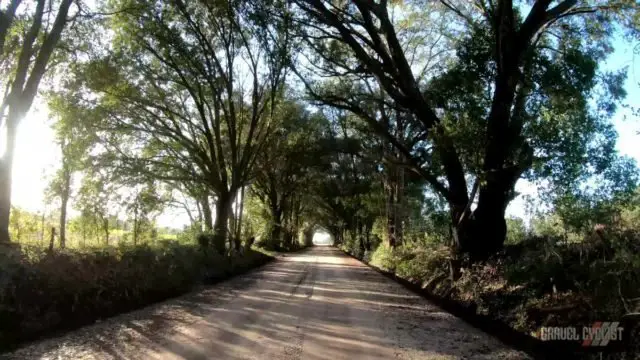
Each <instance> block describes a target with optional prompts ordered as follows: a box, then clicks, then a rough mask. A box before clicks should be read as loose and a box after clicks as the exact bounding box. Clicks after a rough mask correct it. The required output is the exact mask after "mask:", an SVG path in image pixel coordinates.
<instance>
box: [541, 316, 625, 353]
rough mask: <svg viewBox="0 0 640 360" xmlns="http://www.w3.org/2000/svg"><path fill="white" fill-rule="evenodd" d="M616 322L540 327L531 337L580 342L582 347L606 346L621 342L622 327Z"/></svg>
mask: <svg viewBox="0 0 640 360" xmlns="http://www.w3.org/2000/svg"><path fill="white" fill-rule="evenodd" d="M619 324H620V323H619V322H617V321H612V322H608V321H605V322H602V321H597V322H595V323H594V324H593V325H591V326H584V327H582V328H581V329H580V328H578V327H572V326H568V327H550V326H547V327H541V328H540V329H538V331H537V332H536V333H534V334H533V335H534V336H535V337H536V338H538V339H540V340H542V341H580V342H581V343H582V346H584V347H591V346H597V347H602V346H607V345H609V343H610V342H612V341H621V340H622V331H623V330H624V329H623V328H622V327H620V326H618V325H619Z"/></svg>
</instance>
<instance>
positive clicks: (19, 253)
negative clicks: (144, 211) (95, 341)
mask: <svg viewBox="0 0 640 360" xmlns="http://www.w3.org/2000/svg"><path fill="white" fill-rule="evenodd" d="M268 259H269V257H268V256H267V255H265V254H263V253H260V252H256V251H253V250H250V249H249V250H245V251H244V252H243V253H242V254H234V255H232V256H224V255H221V254H219V253H215V252H204V251H201V249H200V247H199V246H198V245H195V244H193V245H184V244H180V243H178V242H177V241H171V240H164V241H159V242H158V244H157V245H156V246H149V245H140V246H130V245H129V246H127V245H122V246H119V247H117V248H98V249H85V250H64V251H54V252H48V251H45V250H43V249H41V248H36V247H23V248H21V249H17V250H16V251H11V252H2V253H0V344H2V346H5V347H6V346H10V345H12V344H16V343H17V342H20V341H24V340H27V339H31V338H34V337H36V336H39V335H41V334H45V333H46V332H50V331H52V330H54V329H59V328H63V327H74V326H79V325H83V324H85V323H89V322H91V321H93V320H95V319H99V318H103V317H108V316H112V315H115V314H118V313H120V312H124V311H129V310H133V309H135V308H138V307H140V306H143V305H146V304H149V303H153V302H156V301H160V300H163V299H166V298H168V297H172V296H176V295H179V294H182V293H184V292H187V291H189V290H190V289H191V288H192V287H193V286H194V285H196V284H199V283H202V282H207V281H216V280H220V279H223V278H226V277H228V276H230V275H232V274H236V273H238V272H242V271H245V270H247V269H250V268H253V267H255V266H257V265H260V264H263V263H265V262H266V261H267V260H268Z"/></svg>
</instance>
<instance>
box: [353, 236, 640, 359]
mask: <svg viewBox="0 0 640 360" xmlns="http://www.w3.org/2000/svg"><path fill="white" fill-rule="evenodd" d="M355 243H356V242H354V241H345V242H344V243H343V244H342V248H343V250H345V251H347V252H349V253H351V254H352V255H354V256H356V257H358V258H361V259H362V260H364V261H366V262H368V263H369V264H371V265H373V266H375V267H378V268H380V269H383V270H386V271H389V272H392V273H394V274H395V275H396V276H398V277H400V278H403V279H406V280H409V281H410V282H412V283H414V284H417V285H420V286H421V287H422V288H423V289H424V290H426V291H427V292H428V293H430V294H432V295H433V296H435V297H437V298H440V299H444V300H446V301H451V302H453V303H456V304H459V305H462V306H463V307H465V308H467V309H472V311H475V313H476V314H481V315H486V316H489V317H490V318H492V319H495V320H498V321H500V322H502V323H505V324H507V325H509V326H510V327H511V328H513V329H515V330H517V331H519V332H522V333H526V334H533V333H535V331H536V330H538V329H539V328H540V327H541V326H582V325H591V324H593V323H594V322H595V321H620V319H621V318H622V317H623V316H624V315H625V314H629V313H633V312H640V302H639V300H640V256H639V255H638V254H640V234H638V233H637V232H632V231H609V232H608V233H606V234H600V235H596V234H593V236H587V237H585V238H584V239H583V240H582V241H581V242H573V243H569V242H566V241H564V240H563V239H559V238H553V237H528V238H526V239H523V240H522V241H520V242H518V243H517V244H509V245H506V246H505V248H504V250H503V252H501V253H500V254H497V255H496V256H494V257H493V258H491V259H490V260H488V261H485V262H480V263H475V264H473V265H467V266H466V267H464V268H463V269H462V272H461V276H460V278H459V279H457V280H456V281H452V279H451V278H450V276H449V268H448V265H449V256H450V251H449V249H448V248H447V247H446V246H444V245H436V244H428V243H424V242H423V243H420V244H417V243H406V244H404V245H402V246H398V247H396V248H395V249H394V250H390V249H389V248H388V247H387V246H385V245H383V244H380V245H378V246H377V247H375V248H372V250H371V251H364V252H363V251H362V250H361V249H360V248H359V247H358V246H354V245H355ZM637 328H638V326H635V327H634V329H636V330H634V332H633V333H631V334H629V336H631V337H633V338H634V339H635V340H633V341H632V342H633V343H632V348H633V349H635V350H634V351H635V352H637V353H638V354H640V351H638V350H639V349H640V347H639V346H638V345H639V344H638V340H640V334H637V333H636V332H637Z"/></svg>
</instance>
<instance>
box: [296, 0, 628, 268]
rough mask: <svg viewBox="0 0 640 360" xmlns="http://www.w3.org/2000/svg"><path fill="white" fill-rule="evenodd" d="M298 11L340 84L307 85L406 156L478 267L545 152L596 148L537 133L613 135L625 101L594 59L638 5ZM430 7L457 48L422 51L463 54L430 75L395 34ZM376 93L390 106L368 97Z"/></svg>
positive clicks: (332, 6) (323, 64)
mask: <svg viewBox="0 0 640 360" xmlns="http://www.w3.org/2000/svg"><path fill="white" fill-rule="evenodd" d="M294 2H295V3H296V4H297V6H298V7H299V9H300V10H301V12H302V13H304V14H306V17H301V19H300V20H299V21H300V22H301V23H303V26H304V30H301V34H300V38H301V39H302V41H303V42H304V43H305V44H306V45H308V49H309V51H310V52H313V53H314V54H320V55H319V57H320V60H321V61H311V62H309V66H314V65H315V69H316V70H318V71H319V72H320V73H321V74H326V75H329V76H333V80H332V81H334V82H336V81H337V85H333V86H331V87H329V88H328V89H327V87H326V86H325V87H322V88H319V87H318V86H314V83H312V82H311V81H310V80H309V79H308V78H307V79H306V85H307V89H308V90H309V92H310V93H311V94H312V95H313V96H314V97H315V98H316V99H318V100H320V101H322V102H323V103H325V104H327V105H330V106H334V107H338V108H341V109H345V110H348V111H351V112H353V113H356V114H358V115H359V116H361V117H362V118H363V119H365V120H366V121H367V123H368V124H369V126H370V127H371V129H372V130H374V131H375V132H376V133H378V134H379V135H380V136H382V137H384V138H385V139H386V140H387V141H389V142H391V143H392V144H393V145H394V147H395V148H396V149H398V150H399V151H400V153H401V154H402V156H403V157H405V160H406V162H407V166H409V167H410V169H411V170H413V171H414V172H417V173H419V174H420V175H421V176H422V177H423V178H424V179H425V181H427V182H428V183H429V184H430V186H431V187H432V188H433V189H434V190H435V191H436V192H437V193H438V194H439V196H441V197H443V198H444V199H446V200H447V203H448V206H449V211H450V218H451V223H452V226H453V235H454V240H455V245H456V246H455V247H456V249H458V250H459V251H460V252H466V253H469V254H471V255H472V257H473V258H475V259H479V258H483V257H486V256H488V255H490V254H492V253H495V252H496V251H497V250H499V249H500V248H501V247H502V245H503V243H504V239H505V236H506V223H505V218H504V213H505V209H506V207H507V205H508V203H509V202H510V201H511V199H513V197H514V196H515V192H514V186H515V183H516V182H517V181H518V179H520V178H521V177H522V176H523V175H524V174H525V173H528V172H530V170H531V169H532V167H533V168H534V169H535V168H536V167H537V166H538V165H540V164H543V163H544V164H553V163H555V164H559V163H562V159H561V158H557V157H555V156H554V155H555V154H552V153H551V151H550V150H553V148H554V147H555V148H556V149H555V150H559V149H560V150H566V149H563V148H562V147H560V146H558V145H562V144H563V142H564V140H568V141H569V142H571V141H573V144H574V145H575V144H577V145H580V148H578V149H574V150H576V151H574V152H573V153H574V154H577V155H578V156H580V154H581V153H585V152H587V150H588V149H589V147H590V145H591V146H592V145H593V143H590V142H589V141H588V140H586V139H588V137H586V136H585V137H583V136H582V135H578V136H577V137H572V136H566V137H561V138H560V139H558V138H555V139H549V137H546V139H545V134H544V130H545V129H541V128H536V126H537V125H538V124H541V123H546V124H552V121H550V119H553V118H554V117H557V116H559V117H562V118H563V120H564V121H563V122H562V124H563V125H568V124H571V125H572V126H575V127H574V129H575V128H577V127H578V124H580V122H581V121H583V122H585V121H586V122H587V123H588V124H590V125H589V126H587V127H583V132H582V134H587V133H589V131H591V132H594V133H595V132H597V131H601V132H606V129H603V128H602V127H600V128H599V129H598V125H600V124H603V122H604V121H605V120H606V119H607V118H608V115H609V116H610V114H611V110H612V108H613V109H615V105H614V104H615V101H617V100H618V99H620V98H621V96H623V95H624V94H623V93H621V92H620V91H619V89H620V86H619V84H620V81H619V77H616V74H610V75H611V76H606V75H607V74H599V75H600V76H601V77H596V74H598V73H597V61H598V60H599V59H602V58H603V57H604V56H606V54H607V53H608V52H610V51H611V48H610V46H609V45H608V36H609V34H610V31H611V26H612V24H613V23H614V18H617V19H620V18H624V19H626V18H628V17H629V16H633V15H635V13H634V11H635V4H634V2H633V1H607V2H605V3H598V4H597V5H594V4H593V2H590V1H575V0H566V1H561V2H554V1H551V0H537V1H535V2H533V3H532V6H531V7H530V9H529V11H528V12H527V13H525V14H522V13H521V9H523V6H521V5H524V2H515V3H514V2H512V1H510V0H499V1H489V2H487V1H476V2H474V4H471V3H468V2H462V1H460V2H458V1H451V2H450V1H440V2H437V3H436V2H434V3H433V4H431V5H428V4H424V3H423V2H420V1H415V2H414V1H405V2H404V5H401V4H399V3H398V2H388V1H385V0H383V1H354V2H352V3H350V2H327V1H323V0H296V1H294ZM425 6H429V7H430V8H429V9H430V11H431V13H432V14H434V16H433V18H436V19H440V20H441V22H440V24H442V23H448V24H450V25H449V27H448V33H452V34H455V35H456V36H455V38H457V39H460V40H459V41H448V42H445V46H444V47H443V48H441V46H440V44H439V43H438V42H437V41H436V42H433V43H431V44H424V46H423V48H425V47H426V49H425V51H423V52H422V53H425V52H426V53H431V52H436V53H438V52H439V51H443V52H447V51H449V52H450V51H451V50H456V54H455V57H450V58H449V59H448V61H447V62H445V63H444V65H445V66H440V67H435V68H432V67H428V66H424V69H427V71H426V73H425V71H421V72H416V70H415V69H416V68H417V67H418V66H420V65H421V64H424V63H427V64H428V63H429V60H430V58H427V59H425V58H424V56H423V57H422V58H421V60H422V63H417V62H416V61H414V60H415V58H416V56H413V54H415V52H416V50H415V49H416V42H415V41H412V40H413V39H414V38H412V36H411V33H408V32H407V31H403V30H404V29H403V28H402V26H401V25H398V24H401V23H406V22H407V21H409V20H411V19H412V16H413V14H415V13H417V12H423V11H424V7H425ZM390 11H392V13H390ZM430 11H427V13H430ZM396 12H397V13H398V15H397V16H396V15H395V14H396ZM458 29H462V30H461V31H459V30H458ZM579 34H580V35H579ZM582 34H587V35H588V36H582ZM445 35H446V32H445ZM450 45H453V47H449V46H450ZM418 47H419V44H418ZM417 58H420V56H417ZM327 64H330V65H327ZM297 72H298V74H299V75H300V76H301V78H303V79H304V78H305V76H304V74H302V72H301V71H297ZM336 79H337V80H336ZM600 79H605V80H604V81H601V82H599V81H598V80H600ZM597 85H602V87H599V86H597ZM376 87H377V88H376ZM572 87H573V88H574V90H573V91H570V89H571V88H572ZM602 88H604V89H605V90H604V91H600V90H601V89H602ZM379 91H383V92H384V94H385V96H384V97H383V96H377V97H373V96H372V94H375V93H379ZM598 92H599V95H604V96H603V97H602V100H603V101H602V102H601V105H602V106H598V108H596V109H594V108H592V107H590V106H589V105H588V101H587V100H588V99H589V97H590V96H593V95H595V94H596V93H598ZM387 97H388V98H387ZM388 99H390V100H392V102H389V101H388ZM569 99H571V101H569ZM376 104H377V105H379V106H377V107H374V108H381V109H382V108H383V107H387V108H390V109H394V110H398V111H401V112H403V113H405V114H406V115H407V116H408V118H409V120H410V121H412V125H413V126H417V127H419V128H420V130H421V132H420V134H419V136H418V137H417V138H416V139H415V140H416V141H414V142H413V143H412V144H406V143H403V141H402V140H403V139H401V138H400V139H399V138H398V137H397V136H394V134H393V133H391V132H390V131H389V129H388V128H385V127H384V126H381V124H380V120H381V119H380V116H376V113H374V112H372V111H371V108H372V107H373V106H375V105H376ZM560 104H562V106H559V108H556V106H557V105H560ZM599 105H600V104H599ZM545 119H547V120H549V121H546V122H545V121H544V120H545ZM605 127H606V126H605ZM555 129H558V130H560V129H559V128H558V127H555ZM576 139H578V140H579V141H576ZM540 140H542V141H540ZM546 140H551V141H549V142H547V143H545V141H546ZM577 163H580V162H577ZM573 164H576V162H574V163H573ZM582 164H584V160H583V161H582ZM542 166H543V167H544V165H542ZM471 183H473V186H469V185H470V184H471ZM476 194H477V195H478V199H477V201H476V200H475V198H476ZM473 202H475V203H476V207H475V209H474V210H473V211H472V210H471V204H472V203H473Z"/></svg>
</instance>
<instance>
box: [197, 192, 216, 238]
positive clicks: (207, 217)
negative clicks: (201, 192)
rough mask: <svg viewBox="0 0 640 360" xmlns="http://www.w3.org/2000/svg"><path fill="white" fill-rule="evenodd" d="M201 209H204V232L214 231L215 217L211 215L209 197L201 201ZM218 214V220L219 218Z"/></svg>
mask: <svg viewBox="0 0 640 360" xmlns="http://www.w3.org/2000/svg"><path fill="white" fill-rule="evenodd" d="M200 207H201V208H202V218H203V221H204V231H206V232H212V231H213V215H212V213H211V205H210V204H209V196H204V197H203V198H202V199H201V200H200ZM217 216H218V215H217V212H216V218H217Z"/></svg>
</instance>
